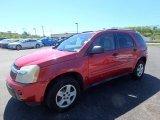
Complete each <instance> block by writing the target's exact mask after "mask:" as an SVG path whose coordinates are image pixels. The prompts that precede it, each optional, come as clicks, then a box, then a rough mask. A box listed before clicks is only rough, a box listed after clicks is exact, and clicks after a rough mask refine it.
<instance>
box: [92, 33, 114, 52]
mask: <svg viewBox="0 0 160 120" xmlns="http://www.w3.org/2000/svg"><path fill="white" fill-rule="evenodd" d="M93 46H102V47H103V48H104V50H105V51H109V50H114V49H115V39H114V34H112V33H107V34H103V35H100V36H99V37H97V38H96V39H95V40H94V42H93V43H92V47H93Z"/></svg>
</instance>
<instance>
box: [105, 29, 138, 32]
mask: <svg viewBox="0 0 160 120" xmlns="http://www.w3.org/2000/svg"><path fill="white" fill-rule="evenodd" d="M107 30H126V31H133V32H137V31H136V30H131V29H107Z"/></svg>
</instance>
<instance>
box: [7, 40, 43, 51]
mask: <svg viewBox="0 0 160 120" xmlns="http://www.w3.org/2000/svg"><path fill="white" fill-rule="evenodd" d="M42 46H43V44H42V42H41V41H38V40H31V39H25V40H19V41H18V42H13V43H9V44H8V48H10V49H17V50H21V49H24V48H39V47H42Z"/></svg>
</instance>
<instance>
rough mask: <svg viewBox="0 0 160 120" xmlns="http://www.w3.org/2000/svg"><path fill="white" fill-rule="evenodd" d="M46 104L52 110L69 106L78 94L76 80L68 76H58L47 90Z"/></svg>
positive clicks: (73, 102) (63, 109)
mask: <svg viewBox="0 0 160 120" xmlns="http://www.w3.org/2000/svg"><path fill="white" fill-rule="evenodd" d="M47 92H48V93H47V96H46V104H47V106H48V107H49V108H50V109H52V110H54V111H58V112H61V111H65V110H67V109H69V108H71V107H72V106H73V105H74V104H75V102H76V101H77V99H78V98H79V96H80V87H79V84H78V82H77V81H76V80H75V79H73V78H70V77H64V78H58V79H56V82H55V83H54V82H53V84H52V85H51V86H50V88H49V90H48V91H47Z"/></svg>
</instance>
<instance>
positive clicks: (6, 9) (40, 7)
mask: <svg viewBox="0 0 160 120" xmlns="http://www.w3.org/2000/svg"><path fill="white" fill-rule="evenodd" d="M75 23H78V26H79V29H78V30H79V32H82V31H96V30H101V29H104V28H105V29H109V28H112V27H128V26H152V25H160V0H0V31H3V32H6V31H12V32H18V33H22V32H23V31H27V32H29V33H30V34H35V31H34V30H33V28H36V31H37V34H38V35H42V26H43V27H44V33H45V35H49V34H51V33H52V34H56V33H69V32H76V24H75Z"/></svg>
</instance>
